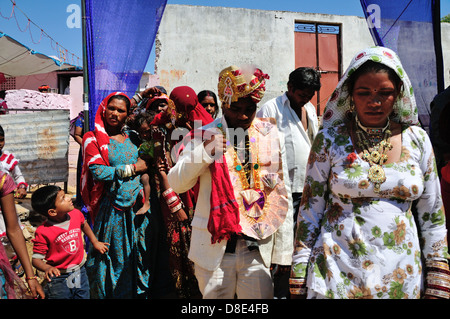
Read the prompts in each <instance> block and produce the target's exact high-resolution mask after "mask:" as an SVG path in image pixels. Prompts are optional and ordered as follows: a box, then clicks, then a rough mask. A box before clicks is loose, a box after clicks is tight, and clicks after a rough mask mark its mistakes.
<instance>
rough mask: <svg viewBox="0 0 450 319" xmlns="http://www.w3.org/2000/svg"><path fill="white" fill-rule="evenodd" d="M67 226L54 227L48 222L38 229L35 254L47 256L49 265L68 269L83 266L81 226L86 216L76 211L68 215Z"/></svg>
mask: <svg viewBox="0 0 450 319" xmlns="http://www.w3.org/2000/svg"><path fill="white" fill-rule="evenodd" d="M68 215H69V221H68V223H67V224H64V222H63V223H61V224H57V225H54V224H52V223H51V222H49V221H47V222H45V223H44V224H42V225H41V226H39V227H38V228H37V229H36V233H35V238H34V240H33V243H34V246H33V254H39V255H43V256H45V260H46V261H47V264H49V265H51V266H53V267H56V268H58V269H68V268H71V267H73V266H76V265H79V264H81V262H82V261H83V258H84V249H83V248H84V247H83V234H82V231H81V225H82V224H83V223H84V216H83V214H82V213H81V212H80V211H79V210H78V209H74V210H72V211H71V212H69V213H68ZM66 228H67V229H66Z"/></svg>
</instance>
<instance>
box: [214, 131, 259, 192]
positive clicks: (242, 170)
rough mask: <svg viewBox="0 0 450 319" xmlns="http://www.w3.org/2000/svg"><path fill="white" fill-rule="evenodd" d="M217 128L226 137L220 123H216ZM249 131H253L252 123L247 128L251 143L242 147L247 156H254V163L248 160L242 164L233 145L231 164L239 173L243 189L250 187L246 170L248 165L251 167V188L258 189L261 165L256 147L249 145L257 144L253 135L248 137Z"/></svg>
mask: <svg viewBox="0 0 450 319" xmlns="http://www.w3.org/2000/svg"><path fill="white" fill-rule="evenodd" d="M217 128H218V129H219V130H220V132H221V133H222V135H223V136H224V137H225V138H227V134H226V132H225V130H224V129H223V126H222V123H218V124H217ZM250 132H253V125H251V126H250V127H249V129H248V133H249V141H250V142H252V143H249V144H248V147H244V149H245V151H248V152H249V158H256V163H255V164H253V165H250V160H249V161H248V162H247V163H246V164H244V165H243V164H242V162H241V161H240V159H239V157H238V155H237V152H236V148H235V147H233V148H232V151H231V152H232V154H231V155H232V158H233V166H234V169H235V170H236V172H238V174H239V179H240V180H241V183H242V187H243V189H244V190H245V189H249V188H250V183H249V179H248V177H247V173H246V170H248V167H249V166H250V169H251V173H252V177H253V186H254V187H253V188H255V189H260V178H259V177H260V172H259V169H260V167H261V165H260V164H259V157H258V149H257V147H251V145H252V144H253V145H255V144H256V146H257V145H258V141H257V140H255V139H254V137H250V135H253V134H250Z"/></svg>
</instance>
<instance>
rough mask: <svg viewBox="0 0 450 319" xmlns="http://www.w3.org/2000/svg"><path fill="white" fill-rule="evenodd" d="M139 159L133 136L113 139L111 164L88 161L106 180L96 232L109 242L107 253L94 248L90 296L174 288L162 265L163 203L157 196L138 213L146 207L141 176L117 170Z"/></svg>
mask: <svg viewBox="0 0 450 319" xmlns="http://www.w3.org/2000/svg"><path fill="white" fill-rule="evenodd" d="M137 159H138V152H137V148H136V146H135V145H134V144H133V143H132V142H131V141H130V139H129V138H127V139H126V140H125V141H124V142H123V143H120V142H118V141H116V140H113V139H111V140H110V144H109V162H110V166H105V165H91V166H89V168H90V170H91V172H92V175H93V177H94V178H95V179H97V180H101V181H104V182H105V189H104V196H103V198H102V200H101V204H100V207H99V211H98V214H97V216H96V218H95V222H94V229H93V231H94V234H95V236H96V237H97V239H98V240H99V241H102V242H106V243H109V244H110V246H109V250H108V252H107V253H106V254H104V255H101V254H99V253H97V252H96V251H94V250H93V247H90V250H89V254H88V260H87V266H86V268H87V272H88V276H89V282H90V286H91V298H99V299H106V298H120V299H130V298H149V297H158V296H160V295H164V294H166V293H168V292H169V291H170V290H171V286H172V285H171V282H170V278H169V279H168V280H167V278H168V274H165V272H167V271H165V269H166V267H164V266H163V265H164V264H167V256H165V255H167V252H166V251H167V244H166V243H165V241H164V238H165V232H164V229H163V227H162V225H163V224H162V218H161V213H160V209H159V204H158V202H157V200H155V199H154V198H155V196H152V198H151V209H149V210H148V211H147V212H146V213H145V214H143V215H136V212H137V211H138V210H139V208H140V207H142V195H141V192H142V185H141V183H140V176H139V175H137V176H132V177H127V178H124V179H122V178H119V176H118V175H117V173H116V171H117V169H120V168H123V166H124V165H127V164H132V163H136V161H137ZM156 292H158V293H159V295H158V293H156Z"/></svg>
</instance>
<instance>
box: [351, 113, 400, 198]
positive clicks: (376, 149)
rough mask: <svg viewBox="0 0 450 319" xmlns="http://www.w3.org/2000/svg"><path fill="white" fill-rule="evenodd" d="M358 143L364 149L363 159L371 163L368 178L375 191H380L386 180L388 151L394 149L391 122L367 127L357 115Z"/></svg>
mask: <svg viewBox="0 0 450 319" xmlns="http://www.w3.org/2000/svg"><path fill="white" fill-rule="evenodd" d="M355 134H356V137H357V145H358V147H359V148H360V149H361V150H362V151H363V156H362V158H363V160H365V161H366V162H368V163H369V165H370V168H369V173H368V179H369V181H371V182H372V183H373V184H374V189H373V190H374V192H375V193H379V192H380V187H381V184H382V183H384V182H385V181H386V174H385V172H384V169H383V167H382V165H383V164H384V163H386V161H387V160H388V156H387V152H388V151H389V150H391V149H392V144H391V142H390V139H391V136H392V132H391V130H390V122H389V119H388V122H387V124H386V126H385V127H383V128H367V127H365V126H363V125H362V124H361V123H360V122H359V120H358V117H356V131H355Z"/></svg>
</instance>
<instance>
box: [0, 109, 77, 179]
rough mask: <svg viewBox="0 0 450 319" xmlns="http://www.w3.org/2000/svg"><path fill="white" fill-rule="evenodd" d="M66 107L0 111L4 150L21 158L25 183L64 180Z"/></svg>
mask: <svg viewBox="0 0 450 319" xmlns="http://www.w3.org/2000/svg"><path fill="white" fill-rule="evenodd" d="M69 116H70V112H69V110H49V111H37V112H30V113H17V114H6V115H0V125H1V126H2V127H3V129H4V131H5V142H6V143H5V147H4V149H5V150H8V151H9V152H11V153H14V155H15V156H16V157H17V158H18V159H19V160H20V163H19V165H20V169H21V171H22V173H23V175H24V176H25V180H26V181H27V183H28V184H47V183H57V182H67V180H68V176H69V164H68V154H69V151H68V150H69V123H70V120H69Z"/></svg>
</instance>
